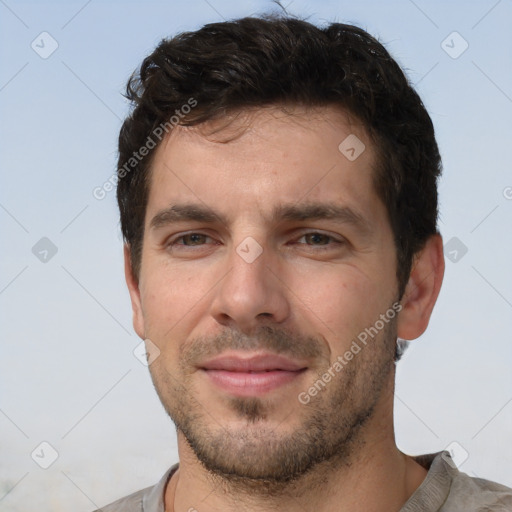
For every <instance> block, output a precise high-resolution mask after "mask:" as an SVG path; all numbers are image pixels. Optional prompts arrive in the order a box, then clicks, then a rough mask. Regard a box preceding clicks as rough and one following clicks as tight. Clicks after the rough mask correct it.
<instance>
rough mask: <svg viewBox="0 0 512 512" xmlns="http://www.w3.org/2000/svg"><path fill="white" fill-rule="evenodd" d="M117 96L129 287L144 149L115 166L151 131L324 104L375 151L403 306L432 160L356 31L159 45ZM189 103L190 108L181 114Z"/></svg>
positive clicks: (396, 86)
mask: <svg viewBox="0 0 512 512" xmlns="http://www.w3.org/2000/svg"><path fill="white" fill-rule="evenodd" d="M126 95H127V98H128V99H129V100H130V101H131V102H132V105H133V107H134V108H133V110H132V112H131V114H130V115H129V117H128V118H127V119H126V120H125V122H124V124H123V126H122V128H121V132H120V135H119V162H118V164H119V165H118V187H117V198H118V203H119V208H120V213H121V227H122V232H123V236H124V239H125V242H126V243H127V244H128V245H129V247H130V251H131V260H132V266H133V270H134V273H135V275H136V276H138V275H139V270H140V260H141V252H142V241H143V236H144V218H145V212H146V206H147V199H148V191H149V183H150V167H151V160H152V158H151V157H152V155H153V154H154V148H153V149H151V150H150V152H149V155H148V156H147V157H145V158H143V159H141V160H140V161H136V162H134V165H133V169H130V170H129V171H127V168H126V162H127V161H129V160H130V158H132V157H133V154H134V152H137V151H138V150H139V149H140V148H141V147H143V146H144V145H145V144H146V142H147V141H148V138H149V137H151V135H152V134H154V133H155V130H157V132H158V130H160V131H161V127H165V126H168V127H169V128H170V123H169V119H170V118H171V117H172V116H174V117H176V118H179V121H178V123H179V124H182V125H195V124H198V123H201V122H203V121H206V120H210V119H214V118H219V117H222V116H225V115H226V114H227V113H228V112H232V111H236V110H241V109H244V108H252V107H258V106H269V105H279V104H300V105H306V106H330V105H332V106H339V107H342V108H343V109H345V110H346V111H348V112H349V113H350V114H352V115H354V116H355V117H356V118H358V119H359V120H360V121H361V122H362V123H363V125H364V126H365V127H366V130H367V132H368V134H369V135H370V136H371V138H372V140H373V141H374V142H375V147H376V152H377V156H378V160H379V161H378V168H377V170H376V172H375V175H374V186H375V190H376V192H377V194H378V196H379V197H380V198H381V200H382V201H383V203H384V205H385V206H386V209H387V212H388V215H389V222H390V224H391V227H392V229H393V233H394V238H395V245H396V251H397V260H398V264H397V269H396V275H397V280H398V289H399V296H400V297H401V296H402V295H403V292H404V290H405V285H406V284H407V281H408V279H409V274H410V271H411V266H412V261H413V257H414V255H415V254H416V253H417V252H418V251H419V250H421V249H422V248H423V246H424V244H425V242H426V240H427V239H428V238H429V237H430V236H431V235H433V234H435V233H437V216H438V200H437V179H438V177H439V175H440V173H441V159H440V155H439V150H438V147H437V143H436V140H435V136H434V128H433V125H432V121H431V119H430V117H429V115H428V113H427V111H426V109H425V107H424V106H423V103H422V101H421V99H420V98H419V96H418V94H417V93H416V92H415V90H414V89H413V88H412V86H411V85H410V84H409V82H408V80H407V78H406V77H405V75H404V73H403V71H402V70H401V68H400V66H399V65H398V64H397V63H396V62H395V61H394V60H393V58H392V57H391V56H390V55H389V53H388V52H387V51H386V49H385V48H384V47H383V46H382V45H381V44H380V43H379V42H378V41H377V40H376V39H374V38H373V37H372V36H370V35H369V34H368V33H366V32H365V31H364V30H362V29H360V28H358V27H355V26H352V25H345V24H341V23H332V24H330V25H328V26H326V27H324V28H320V27H317V26H315V25H313V24H311V23H308V22H306V21H302V20H298V19H295V18H289V17H262V18H255V17H248V18H242V19H239V20H235V21H229V22H223V23H212V24H209V25H205V26H204V27H202V28H201V29H199V30H197V31H195V32H185V33H182V34H178V35H176V36H175V37H173V38H171V39H164V40H163V41H162V42H161V43H160V44H159V45H158V47H157V48H156V49H155V50H154V52H153V53H152V54H151V55H149V56H148V57H147V58H146V59H144V61H143V63H142V65H141V67H140V70H139V71H138V72H137V73H135V74H134V75H132V77H131V78H130V80H129V82H128V85H127V93H126ZM191 98H192V99H193V100H194V101H195V102H197V107H195V108H194V109H190V108H189V109H188V111H187V112H183V109H182V107H183V105H187V104H190V100H191ZM177 114H179V116H178V115H177ZM159 127H160V128H159ZM166 131H168V130H167V129H166ZM158 133H159V132H158ZM157 145H158V144H156V146H157ZM123 166H124V171H123Z"/></svg>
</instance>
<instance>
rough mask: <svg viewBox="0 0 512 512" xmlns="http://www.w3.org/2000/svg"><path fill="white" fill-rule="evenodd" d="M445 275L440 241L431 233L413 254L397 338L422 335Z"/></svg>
mask: <svg viewBox="0 0 512 512" xmlns="http://www.w3.org/2000/svg"><path fill="white" fill-rule="evenodd" d="M443 276H444V255H443V240H442V238H441V235H433V236H431V237H430V238H429V239H428V240H427V241H426V243H425V246H424V247H423V249H422V250H421V251H420V252H419V253H418V254H417V255H416V256H415V258H414V261H413V266H412V270H411V275H410V277H409V281H408V283H407V286H406V289H405V292H404V295H403V297H402V300H401V304H402V308H403V309H402V311H401V312H400V315H399V317H398V333H397V334H398V337H399V338H402V339H405V340H413V339H415V338H418V337H419V336H421V335H422V334H423V333H424V332H425V330H426V328H427V326H428V323H429V320H430V316H431V314H432V310H433V309H434V304H435V303H436V301H437V297H438V296H439V291H440V289H441V284H442V282H443Z"/></svg>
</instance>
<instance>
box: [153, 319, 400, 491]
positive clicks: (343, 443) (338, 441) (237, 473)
mask: <svg viewBox="0 0 512 512" xmlns="http://www.w3.org/2000/svg"><path fill="white" fill-rule="evenodd" d="M229 339H230V340H235V339H237V340H238V341H237V342H236V345H237V346H238V347H240V346H241V345H242V344H244V343H245V342H244V341H243V340H241V338H239V337H236V338H235V337H233V336H230V337H229ZM263 339H264V340H265V342H264V343H263V344H262V345H260V346H261V347H263V348H269V349H276V348H277V347H278V346H281V347H282V346H283V340H285V342H284V345H286V346H287V347H292V346H295V347H297V346H300V342H297V336H295V337H294V338H293V339H290V336H289V335H288V334H285V333H284V332H283V331H281V330H274V329H271V328H268V329H266V331H265V336H264V338H263ZM216 341H218V343H215V342H216ZM301 341H302V339H301ZM228 343H229V342H227V341H226V338H225V337H223V338H222V340H219V339H216V340H213V342H212V343H210V344H208V345H207V346H210V347H211V346H215V345H217V346H218V347H220V346H224V347H227V346H228ZM395 344H396V319H395V320H392V321H390V322H389V323H388V324H387V325H386V326H385V327H384V329H383V330H382V331H381V332H380V333H379V334H378V335H377V336H376V337H375V338H374V339H373V340H370V341H369V342H368V343H367V345H365V346H363V347H362V349H361V351H360V352H359V353H358V354H355V355H354V358H353V359H352V360H351V361H350V362H348V364H347V365H346V366H344V367H343V369H342V370H341V371H340V372H338V373H336V374H335V377H333V378H332V380H331V382H329V383H328V384H327V385H326V387H325V388H324V389H323V390H322V391H319V392H318V394H317V395H316V396H314V397H311V401H310V402H309V403H307V404H304V405H303V404H301V403H300V402H299V401H298V398H297V396H296V395H295V394H294V395H293V396H291V397H290V400H292V401H294V404H293V405H292V408H293V407H295V409H292V410H293V411H296V414H295V416H294V417H299V418H300V421H299V424H298V426H297V427H296V428H294V429H293V430H292V431H290V432H283V430H284V429H283V428H281V429H279V428H276V427H274V428H272V427H271V426H270V425H269V421H268V420H269V419H271V417H272V414H273V413H274V412H275V411H274V407H273V406H271V405H270V402H269V401H268V400H266V399H265V398H257V397H247V398H243V397H231V398H230V399H229V400H228V401H227V402H226V403H227V404H228V405H227V406H228V407H229V410H231V411H232V412H234V413H235V414H236V416H237V418H238V419H239V420H243V426H240V422H238V423H237V425H239V426H238V427H236V428H233V427H230V426H228V425H223V424H222V415H221V413H219V412H216V411H212V412H211V413H210V412H209V411H208V404H201V403H199V402H198V400H197V399H196V398H195V397H194V393H193V385H192V382H190V381H191V380H192V379H191V374H184V375H183V376H182V378H181V379H180V380H179V381H178V380H177V379H176V378H173V377H172V376H171V375H170V374H169V373H168V372H167V371H166V370H165V368H164V367H163V366H160V365H156V363H154V364H153V365H152V367H150V369H151V376H152V379H153V383H154V385H155V389H156V391H157V393H158V395H159V397H160V400H161V401H162V404H163V405H164V407H165V409H166V411H167V413H168V414H169V416H170V417H171V419H172V420H173V422H174V423H175V425H176V428H177V431H178V435H182V436H183V437H184V439H185V440H186V442H187V443H188V445H189V446H190V448H191V449H192V451H193V452H194V453H195V455H196V457H197V459H198V460H199V461H200V463H201V464H202V465H203V466H204V468H205V469H206V470H207V471H208V472H209V473H210V475H211V476H212V478H213V479H217V480H218V479H220V480H221V481H224V483H226V484H228V485H229V488H230V489H231V490H233V489H235V488H236V489H237V490H246V491H254V490H256V489H258V488H261V487H263V488H264V489H265V492H266V493H267V494H268V493H271V494H278V493H280V492H282V490H283V489H285V488H286V487H288V486H290V485H291V484H293V483H296V482H297V481H300V479H301V478H302V477H303V476H305V475H307V474H308V473H311V471H312V470H313V469H314V468H316V467H317V466H319V465H322V466H325V468H326V470H327V469H329V470H332V469H333V468H336V467H341V466H348V465H350V464H351V463H352V462H353V459H354V457H355V456H357V453H358V452H359V451H360V450H361V448H362V446H363V445H364V435H361V434H362V432H363V430H364V426H365V425H366V424H367V423H368V420H369V419H370V418H372V416H373V414H374V412H375V408H376V405H377V403H378V402H379V399H380V397H381V392H382V390H383V389H384V388H385V387H386V385H387V384H388V383H389V380H390V379H392V378H393V373H394V353H395V352H394V351H395ZM193 345H194V346H195V347H196V348H197V347H199V343H193ZM201 346H205V345H204V344H202V343H201ZM303 346H309V347H311V348H312V347H317V353H318V354H319V351H318V347H320V346H321V344H320V342H319V341H318V340H313V339H312V338H308V339H307V340H305V345H303ZM231 347H232V348H237V347H235V346H234V345H233V344H231ZM248 348H252V347H248ZM288 353H289V352H288ZM297 355H298V354H297ZM334 357H336V355H334ZM329 366H330V364H327V365H326V367H325V368H324V370H323V371H321V372H319V374H318V375H317V376H315V377H314V379H312V381H311V382H310V383H309V384H308V386H307V387H306V388H305V390H307V388H308V387H309V386H310V385H312V384H313V383H314V382H316V380H317V379H318V378H319V377H320V376H321V375H322V374H323V373H324V371H326V370H327V369H328V367H329ZM305 390H300V391H305ZM289 404H290V402H289V401H287V404H285V406H287V405H289ZM273 405H275V404H273ZM292 416H293V412H292V414H291V415H290V417H292ZM285 421H286V418H285V419H284V420H283V422H285Z"/></svg>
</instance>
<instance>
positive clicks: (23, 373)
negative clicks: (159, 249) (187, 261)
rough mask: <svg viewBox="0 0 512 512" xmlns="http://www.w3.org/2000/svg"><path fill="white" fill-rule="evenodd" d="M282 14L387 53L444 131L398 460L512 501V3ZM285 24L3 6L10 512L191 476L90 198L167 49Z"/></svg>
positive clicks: (220, 13)
mask: <svg viewBox="0 0 512 512" xmlns="http://www.w3.org/2000/svg"><path fill="white" fill-rule="evenodd" d="M284 5H285V6H288V7H287V8H288V11H289V12H290V13H292V14H295V15H299V16H309V19H310V20H311V21H313V22H316V23H320V24H322V23H325V22H327V21H339V22H348V23H354V24H357V25H359V26H361V27H363V28H365V29H366V30H368V31H369V32H370V33H371V34H373V35H374V36H377V37H378V38H379V40H380V41H381V42H383V43H384V44H385V45H386V47H387V48H388V50H389V51H390V52H391V54H392V55H393V56H394V57H395V58H396V59H397V60H398V62H399V63H400V64H401V65H402V66H403V67H404V69H405V70H406V72H407V74H408V76H409V78H410V80H411V82H412V83H413V84H415V85H416V87H417V90H418V92H419V93H420V95H421V97H422V98H423V100H424V102H425V104H426V106H427V109H428V110H429V112H430V114H431V117H432V120H433V122H434V125H435V129H436V134H437V137H438V142H439V145H440V149H441V153H442V157H443V162H444V174H443V177H442V179H441V182H440V211H441V220H440V230H441V234H442V235H443V238H444V242H445V251H446V256H447V261H446V274H445V280H444V285H443V288H442V290H441V294H440V297H439V300H438V303H437V305H436V308H435V309H434V313H433V316H432V319H431V322H430V326H429V328H428V330H427V332H426V333H425V334H424V335H423V336H422V337H421V338H419V339H418V340H416V341H414V342H412V344H411V347H410V348H409V350H408V351H407V352H406V354H405V356H404V357H403V359H402V361H401V362H400V363H399V365H398V374H397V389H396V395H397V400H396V407H395V414H396V421H395V422H396V436H397V444H398V446H399V447H400V448H401V449H402V450H403V451H404V452H406V453H408V454H411V455H414V454H420V453H429V452H435V451H439V450H442V449H445V448H447V447H449V448H450V449H451V450H453V453H454V455H455V459H456V461H457V462H458V463H459V465H460V468H461V470H462V471H465V472H466V473H468V474H470V475H472V476H480V477H483V478H488V479H491V480H496V481H499V482H501V483H504V484H506V485H509V486H512V443H511V442H510V439H511V433H512V372H511V366H512V343H511V341H512V269H511V262H512V237H511V226H512V163H511V152H510V147H511V141H512V122H511V121H512V67H511V63H512V32H511V31H510V26H511V25H512V3H511V2H510V1H509V0H501V1H496V0H478V1H464V2H463V1H452V2H441V1H437V2H436V1H429V2H427V1H425V0H414V1H412V0H399V1H387V2H377V1H370V0H362V1H358V2H354V1H353V0H352V1H345V0H338V1H317V2H312V1H309V2H307V1H302V0H294V1H292V2H290V3H289V0H285V2H284ZM272 9H273V6H272V4H271V2H268V1H256V0H255V1H246V0H237V1H228V0H208V1H206V0H190V1H187V2H185V1H181V2H177V1H167V2H155V1H146V2H142V1H139V2H130V1H123V2H121V1H101V0H90V1H87V2H85V1H84V2H82V1H80V2H74V1H57V2H45V1H39V2H24V1H14V0H0V38H1V45H0V62H1V63H2V66H1V67H0V116H1V117H0V118H1V119H2V123H1V127H0V130H1V134H0V165H1V167H0V172H1V187H0V229H1V234H2V256H1V258H0V329H1V345H0V432H1V441H0V460H1V461H2V465H1V466H0V511H9V512H18V511H22V510H23V511H26V510H28V509H37V510H39V512H50V511H60V510H70V509H72V510H75V511H76V512H82V511H83V512H85V511H89V510H93V509H94V508H96V507H99V506H102V505H105V504H106V503H108V502H110V501H113V500H114V499H116V498H118V497H120V496H123V495H125V494H128V493H131V492H133V491H136V490H138V489H140V488H143V487H145V486H148V485H152V484H154V483H156V482H157V481H158V480H159V479H160V477H161V476H162V474H163V473H164V471H165V470H166V469H167V468H168V467H169V466H170V465H171V464H173V463H175V462H177V460H178V459H177V451H176V440H175V430H174V426H173V424H172V423H171V421H170V420H169V418H168V417H167V416H166V414H165V412H164V410H163V407H162V406H161V404H160V402H159V400H158V398H157V396H156V393H155V391H154V390H153V387H152V384H151V380H150V377H149V372H148V369H147V367H145V366H144V365H143V364H141V362H140V361H139V360H138V359H137V358H136V357H135V356H134V354H133V351H134V349H135V348H136V347H137V346H138V344H139V341H140V340H139V339H138V338H137V336H136V334H135V333H134V332H133V330H132V326H131V307H130V303H129V297H128V292H127V290H126V288H125V284H124V280H123V268H122V240H121V236H120V230H119V221H118V212H117V209H116V203H115V193H114V192H110V193H109V194H107V196H106V197H105V198H104V199H103V200H97V199H95V198H94V196H93V194H92V191H93V189H94V188H95V187H97V186H101V185H102V184H103V183H104V182H105V181H106V180H107V179H108V178H109V177H110V176H111V175H112V173H113V172H114V171H115V166H116V144H117V135H118V132H119V128H120V126H121V122H122V119H123V117H124V116H125V115H126V113H127V111H128V105H127V103H126V101H125V100H124V98H123V97H122V94H121V93H122V91H123V88H124V86H125V83H126V81H127V79H128V77H129V75H130V74H131V72H132V71H133V70H134V69H135V68H136V67H137V66H138V65H139V64H140V62H141V61H142V59H143V58H144V57H145V56H146V55H147V54H148V53H150V52H151V51H152V49H153V48H154V47H155V45H156V44H157V43H158V42H159V41H160V39H161V38H163V37H166V36H170V35H173V34H175V33H177V32H180V31H185V30H194V29H197V28H199V27H200V26H202V25H203V24H205V23H208V22H216V21H222V20H223V19H230V18H235V17H241V16H246V15H250V14H253V13H263V12H269V11H271V10H272ZM43 32H46V34H43V35H41V34H42V33H43ZM454 32H456V33H455V34H454ZM443 41H444V42H443ZM57 45H58V46H57ZM55 48H56V49H55ZM53 49H55V51H54V52H53V53H51V54H50V52H51V51H52V50H53ZM41 443H48V444H43V445H41ZM53 459H55V460H53ZM50 463H51V465H49V464H50ZM45 465H49V467H48V468H47V469H44V468H43V467H41V466H45Z"/></svg>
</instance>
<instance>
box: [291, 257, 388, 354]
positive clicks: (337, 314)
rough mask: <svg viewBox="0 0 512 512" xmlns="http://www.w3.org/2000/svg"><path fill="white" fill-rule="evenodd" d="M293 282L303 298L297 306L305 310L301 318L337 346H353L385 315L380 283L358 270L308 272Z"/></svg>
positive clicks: (298, 293)
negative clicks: (356, 340) (360, 336)
mask: <svg viewBox="0 0 512 512" xmlns="http://www.w3.org/2000/svg"><path fill="white" fill-rule="evenodd" d="M293 283H294V284H293V285H292V286H290V289H291V290H292V291H293V292H294V294H295V295H296V297H297V298H298V299H299V300H298V301H297V304H296V307H298V308H300V309H302V310H303V311H302V312H301V313H300V315H299V316H304V315H305V316H306V317H307V318H308V319H309V321H310V322H311V323H312V325H317V326H318V330H320V331H321V332H322V334H324V335H325V336H326V337H327V339H332V340H333V344H334V343H342V344H345V343H346V344H350V340H351V339H352V337H353V336H355V335H357V334H358V333H359V332H360V331H361V330H362V329H364V328H365V327H366V326H368V325H372V324H373V323H374V322H375V319H376V318H379V314H380V313H381V311H380V309H382V307H381V302H382V290H379V288H378V287H379V283H378V282H377V281H376V280H375V279H371V278H370V277H369V276H367V275H365V274H364V273H363V272H361V271H360V270H359V269H357V268H355V267H349V266H346V267H345V268H342V267H341V266H339V267H334V268H333V267H331V268H330V269H327V268H326V270H325V271H323V272H315V273H313V272H309V273H305V274H304V275H303V276H302V279H294V281H293ZM334 336H336V337H337V338H336V340H334V339H333V338H334ZM331 348H333V347H331Z"/></svg>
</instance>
